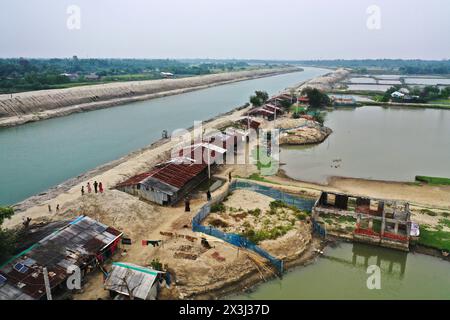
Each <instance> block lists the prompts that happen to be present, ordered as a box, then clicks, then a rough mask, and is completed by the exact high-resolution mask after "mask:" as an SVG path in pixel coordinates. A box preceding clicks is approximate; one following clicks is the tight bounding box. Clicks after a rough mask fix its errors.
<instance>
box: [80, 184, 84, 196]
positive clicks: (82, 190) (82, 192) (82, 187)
mask: <svg viewBox="0 0 450 320" xmlns="http://www.w3.org/2000/svg"><path fill="white" fill-rule="evenodd" d="M81 195H82V196H84V186H81Z"/></svg>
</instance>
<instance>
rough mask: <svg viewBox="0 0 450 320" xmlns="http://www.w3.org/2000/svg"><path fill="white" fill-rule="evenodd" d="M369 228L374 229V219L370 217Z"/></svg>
mask: <svg viewBox="0 0 450 320" xmlns="http://www.w3.org/2000/svg"><path fill="white" fill-rule="evenodd" d="M369 229H370V230H373V219H369Z"/></svg>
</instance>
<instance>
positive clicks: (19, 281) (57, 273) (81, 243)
mask: <svg viewBox="0 0 450 320" xmlns="http://www.w3.org/2000/svg"><path fill="white" fill-rule="evenodd" d="M121 235H122V233H121V232H120V231H118V230H115V229H113V228H111V227H108V226H105V225H104V224H102V223H99V222H97V221H95V220H93V219H91V218H89V217H86V216H80V217H78V218H76V219H75V220H74V221H72V222H71V223H69V224H68V225H66V226H65V227H63V228H61V229H59V230H57V231H56V232H54V233H52V234H50V235H48V236H47V237H45V238H44V239H42V240H41V241H39V242H37V243H35V244H34V245H33V246H31V247H30V248H28V249H27V250H25V251H23V252H21V253H20V254H18V255H17V256H15V257H14V258H12V259H10V260H9V261H8V262H7V263H5V264H4V265H3V266H2V267H1V269H0V274H1V275H2V276H3V277H5V278H6V282H5V283H4V284H2V285H0V300H2V299H6V300H15V299H40V298H41V297H43V296H44V295H45V286H44V277H43V274H42V268H43V267H47V269H48V273H49V280H50V286H51V288H54V287H56V286H58V285H59V284H61V283H62V282H63V281H65V279H66V278H67V266H69V265H77V266H81V264H82V263H83V262H84V261H86V260H88V259H90V258H91V257H92V256H93V255H96V254H98V253H100V252H101V250H102V249H104V248H105V247H106V246H108V245H109V244H111V243H112V242H113V241H115V240H116V239H118V238H119V237H120V236H121ZM19 264H20V265H24V266H26V268H22V267H21V268H19V267H18V266H20V265H19Z"/></svg>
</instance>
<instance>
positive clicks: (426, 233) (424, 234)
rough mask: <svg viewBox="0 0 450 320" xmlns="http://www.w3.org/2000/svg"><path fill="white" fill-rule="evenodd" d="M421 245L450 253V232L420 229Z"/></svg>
mask: <svg viewBox="0 0 450 320" xmlns="http://www.w3.org/2000/svg"><path fill="white" fill-rule="evenodd" d="M419 244H421V245H424V246H427V247H431V248H436V249H439V250H446V251H450V232H446V231H442V230H439V231H431V230H428V229H427V228H423V227H420V238H419Z"/></svg>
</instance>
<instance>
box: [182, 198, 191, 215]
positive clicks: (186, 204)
mask: <svg viewBox="0 0 450 320" xmlns="http://www.w3.org/2000/svg"><path fill="white" fill-rule="evenodd" d="M184 211H185V212H190V211H191V204H190V201H189V198H188V197H186V198H184Z"/></svg>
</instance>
